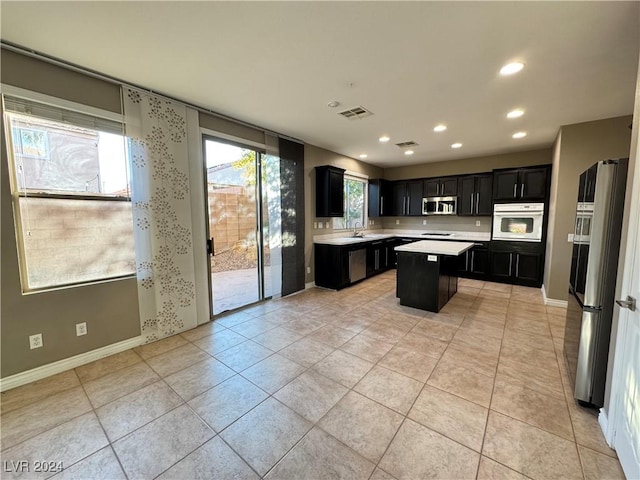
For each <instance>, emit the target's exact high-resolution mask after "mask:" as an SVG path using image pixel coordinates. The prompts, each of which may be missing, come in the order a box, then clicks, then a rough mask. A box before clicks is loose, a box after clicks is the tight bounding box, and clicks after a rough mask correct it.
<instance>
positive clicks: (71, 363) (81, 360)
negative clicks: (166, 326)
mask: <svg viewBox="0 0 640 480" xmlns="http://www.w3.org/2000/svg"><path fill="white" fill-rule="evenodd" d="M138 345H142V337H141V336H140V337H134V338H129V339H128V340H123V341H122V342H118V343H114V344H112V345H107V346H106V347H101V348H97V349H96V350H91V351H90V352H85V353H81V354H79V355H75V356H73V357H69V358H65V359H63V360H59V361H57V362H53V363H49V364H47V365H42V366H41V367H36V368H32V369H31V370H27V371H26V372H20V373H16V374H15V375H11V376H9V377H6V378H2V379H0V392H4V391H5V390H9V389H12V388H16V387H19V386H21V385H26V384H27V383H31V382H35V381H36V380H41V379H43V378H46V377H50V376H51V375H55V374H57V373H62V372H64V371H66V370H71V369H72V368H76V367H79V366H81V365H85V364H87V363H91V362H94V361H96V360H100V359H101V358H104V357H108V356H110V355H113V354H115V353H120V352H124V351H125V350H129V349H130V348H134V347H137V346H138Z"/></svg>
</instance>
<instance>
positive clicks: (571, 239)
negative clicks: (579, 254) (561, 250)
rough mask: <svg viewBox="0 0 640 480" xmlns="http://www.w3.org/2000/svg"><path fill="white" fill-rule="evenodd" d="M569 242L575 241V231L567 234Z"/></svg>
mask: <svg viewBox="0 0 640 480" xmlns="http://www.w3.org/2000/svg"><path fill="white" fill-rule="evenodd" d="M567 242H573V233H570V234H569V235H567Z"/></svg>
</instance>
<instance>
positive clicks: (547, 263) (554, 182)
mask: <svg viewBox="0 0 640 480" xmlns="http://www.w3.org/2000/svg"><path fill="white" fill-rule="evenodd" d="M561 145H562V129H560V131H559V132H558V135H557V136H556V141H555V142H554V143H553V155H552V162H551V188H550V194H549V219H548V220H547V244H546V247H545V248H546V254H545V257H544V275H543V278H542V285H543V286H544V287H545V289H546V288H547V285H549V276H550V275H551V265H552V264H553V258H554V251H553V238H554V235H555V231H556V227H555V220H556V218H555V216H556V205H557V203H558V175H557V172H558V169H559V168H560V146H561Z"/></svg>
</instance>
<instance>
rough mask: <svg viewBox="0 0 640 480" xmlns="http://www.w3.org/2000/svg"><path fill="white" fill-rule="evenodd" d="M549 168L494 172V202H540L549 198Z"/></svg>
mask: <svg viewBox="0 0 640 480" xmlns="http://www.w3.org/2000/svg"><path fill="white" fill-rule="evenodd" d="M548 177H549V167H532V168H518V169H514V170H494V171H493V200H494V202H498V201H499V202H503V201H516V200H517V201H522V200H524V201H527V202H533V201H539V202H544V201H545V200H546V198H547V191H548V188H547V187H548V183H549V178H548Z"/></svg>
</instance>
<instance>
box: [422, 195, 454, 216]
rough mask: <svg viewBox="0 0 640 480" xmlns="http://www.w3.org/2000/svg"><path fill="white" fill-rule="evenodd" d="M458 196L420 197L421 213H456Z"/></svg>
mask: <svg viewBox="0 0 640 480" xmlns="http://www.w3.org/2000/svg"><path fill="white" fill-rule="evenodd" d="M457 212H458V197H427V198H423V199H422V214H423V215H456V214H457Z"/></svg>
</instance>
